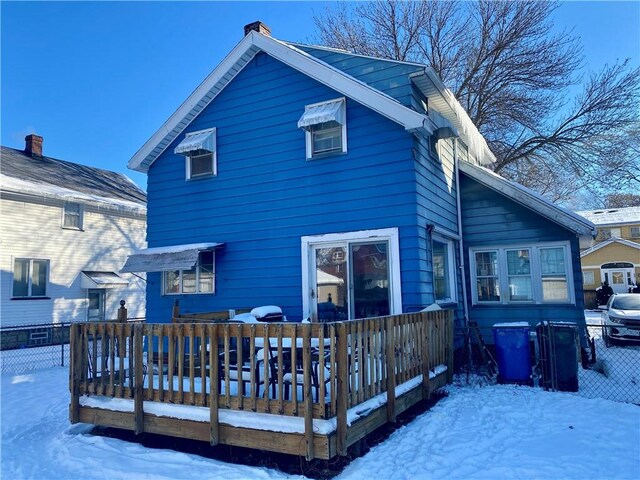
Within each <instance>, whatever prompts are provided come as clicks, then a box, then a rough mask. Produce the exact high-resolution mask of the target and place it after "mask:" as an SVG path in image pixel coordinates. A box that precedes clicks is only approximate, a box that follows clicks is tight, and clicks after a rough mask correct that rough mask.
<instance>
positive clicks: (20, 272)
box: [13, 258, 49, 298]
mask: <svg viewBox="0 0 640 480" xmlns="http://www.w3.org/2000/svg"><path fill="white" fill-rule="evenodd" d="M48 274H49V261H48V260H35V259H31V258H16V259H15V260H14V262H13V297H14V298H39V297H46V295H47V279H48Z"/></svg>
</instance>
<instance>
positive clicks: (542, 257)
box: [470, 244, 574, 305]
mask: <svg viewBox="0 0 640 480" xmlns="http://www.w3.org/2000/svg"><path fill="white" fill-rule="evenodd" d="M470 263H471V273H472V291H473V302H474V304H477V305H481V304H491V303H494V304H495V303H504V304H507V303H508V304H518V303H571V302H573V301H574V298H573V297H574V295H573V289H572V288H571V269H570V265H571V260H570V247H569V245H568V244H536V245H526V246H517V247H493V248H473V249H471V250H470Z"/></svg>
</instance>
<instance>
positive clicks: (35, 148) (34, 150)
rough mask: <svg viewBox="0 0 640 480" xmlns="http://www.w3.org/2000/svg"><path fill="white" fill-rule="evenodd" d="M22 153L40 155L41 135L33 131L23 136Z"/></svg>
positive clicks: (32, 155) (31, 155) (33, 155)
mask: <svg viewBox="0 0 640 480" xmlns="http://www.w3.org/2000/svg"><path fill="white" fill-rule="evenodd" d="M24 144H25V145H24V153H26V154H27V155H29V156H30V157H42V137H41V136H40V135H36V134H34V133H32V134H30V135H27V136H26V137H24Z"/></svg>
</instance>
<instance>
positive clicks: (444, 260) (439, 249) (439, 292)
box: [431, 235, 456, 303]
mask: <svg viewBox="0 0 640 480" xmlns="http://www.w3.org/2000/svg"><path fill="white" fill-rule="evenodd" d="M431 244H432V259H433V290H434V296H435V299H436V302H438V303H452V302H455V301H456V274H455V272H456V269H455V255H454V246H453V241H452V240H449V239H446V238H444V237H440V236H436V235H434V236H433V238H432V242H431Z"/></svg>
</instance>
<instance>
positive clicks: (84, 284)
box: [80, 271, 129, 289]
mask: <svg viewBox="0 0 640 480" xmlns="http://www.w3.org/2000/svg"><path fill="white" fill-rule="evenodd" d="M128 285H129V282H128V281H127V280H125V279H124V278H122V277H121V276H120V275H118V274H117V273H115V272H94V271H82V272H81V275H80V288H91V289H93V288H119V287H126V286H128Z"/></svg>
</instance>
